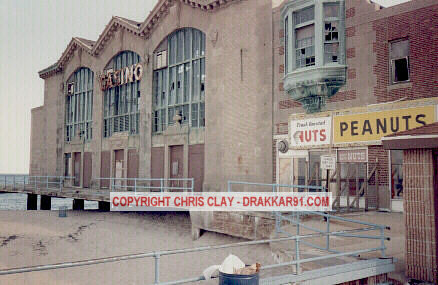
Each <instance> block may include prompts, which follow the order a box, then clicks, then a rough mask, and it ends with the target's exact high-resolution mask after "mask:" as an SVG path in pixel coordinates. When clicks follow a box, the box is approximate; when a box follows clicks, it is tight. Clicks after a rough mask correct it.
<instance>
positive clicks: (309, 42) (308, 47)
mask: <svg viewBox="0 0 438 285" xmlns="http://www.w3.org/2000/svg"><path fill="white" fill-rule="evenodd" d="M295 35H296V36H295V37H296V41H295V48H296V67H297V68H300V67H305V66H312V65H315V29H314V25H308V26H305V27H302V28H299V29H296V30H295Z"/></svg>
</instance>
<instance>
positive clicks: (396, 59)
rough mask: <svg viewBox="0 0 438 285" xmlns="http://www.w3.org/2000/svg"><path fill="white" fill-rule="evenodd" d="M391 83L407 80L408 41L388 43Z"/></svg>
mask: <svg viewBox="0 0 438 285" xmlns="http://www.w3.org/2000/svg"><path fill="white" fill-rule="evenodd" d="M390 58H391V73H392V74H391V78H392V83H397V82H403V81H408V80H409V41H408V40H402V41H395V42H392V43H390Z"/></svg>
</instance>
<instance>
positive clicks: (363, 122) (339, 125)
mask: <svg viewBox="0 0 438 285" xmlns="http://www.w3.org/2000/svg"><path fill="white" fill-rule="evenodd" d="M433 122H435V106H426V107H417V108H406V109H399V110H389V111H381V112H371V113H363V114H355V115H346V116H335V117H334V143H346V142H360V141H377V140H380V139H381V138H382V137H384V136H387V135H390V134H392V133H396V132H401V131H405V130H410V129H413V128H417V127H421V126H424V125H426V124H430V123H433Z"/></svg>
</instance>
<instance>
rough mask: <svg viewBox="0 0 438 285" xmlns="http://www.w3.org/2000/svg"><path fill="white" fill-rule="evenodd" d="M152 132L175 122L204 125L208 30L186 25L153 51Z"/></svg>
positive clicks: (158, 131)
mask: <svg viewBox="0 0 438 285" xmlns="http://www.w3.org/2000/svg"><path fill="white" fill-rule="evenodd" d="M152 94H153V116H154V121H153V132H154V133H160V132H162V131H164V130H165V129H166V128H167V126H169V125H172V124H174V123H175V122H174V116H175V115H180V116H181V123H182V124H188V125H189V126H191V127H192V128H198V127H204V126H205V104H204V101H205V34H204V33H202V32H201V31H199V30H196V29H192V28H184V29H181V30H178V31H176V32H174V33H173V34H171V35H169V36H168V37H167V38H166V39H165V40H164V41H163V42H162V43H161V45H160V46H159V47H158V49H157V50H156V51H155V53H154V80H153V92H152Z"/></svg>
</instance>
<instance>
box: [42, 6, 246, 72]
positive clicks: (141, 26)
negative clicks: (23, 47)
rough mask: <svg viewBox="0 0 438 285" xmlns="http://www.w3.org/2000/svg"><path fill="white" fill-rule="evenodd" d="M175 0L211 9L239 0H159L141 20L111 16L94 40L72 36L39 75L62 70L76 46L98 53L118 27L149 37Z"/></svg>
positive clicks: (88, 51)
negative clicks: (64, 47)
mask: <svg viewBox="0 0 438 285" xmlns="http://www.w3.org/2000/svg"><path fill="white" fill-rule="evenodd" d="M177 1H179V2H181V3H183V4H186V5H190V6H191V7H193V8H198V9H201V10H205V11H211V10H215V9H217V8H221V7H224V5H226V4H229V3H231V2H237V1H241V0H160V1H158V3H157V4H156V5H155V7H154V9H153V10H152V11H151V13H150V14H149V15H148V17H147V18H146V19H145V20H144V21H143V22H136V21H133V20H129V19H125V18H122V17H118V16H113V17H112V18H111V20H110V21H109V23H108V24H107V25H106V26H105V29H104V30H103V32H102V34H100V36H99V38H98V39H97V41H96V42H94V41H91V40H87V39H83V38H78V37H73V38H72V39H71V41H70V43H69V44H68V45H67V48H66V49H65V51H64V52H63V53H62V55H61V58H60V59H59V60H58V61H57V62H56V63H55V64H53V65H51V66H49V67H48V68H45V69H43V70H41V71H39V72H38V74H39V76H40V77H41V78H43V79H46V78H48V77H50V76H52V75H54V74H56V73H58V72H62V70H63V68H64V67H65V65H66V64H67V63H68V62H69V61H70V59H71V58H72V57H73V55H74V52H75V50H76V49H77V48H82V49H83V50H84V51H86V52H87V53H88V54H90V55H91V56H97V55H99V54H100V53H101V52H102V50H103V49H104V48H105V46H106V44H107V43H108V42H109V41H110V40H111V38H112V37H113V36H114V33H115V32H116V31H117V30H118V29H119V28H120V29H125V30H126V31H128V32H130V33H132V34H134V35H136V36H138V37H141V38H144V39H146V38H149V36H150V35H151V33H152V31H153V30H154V29H155V27H156V26H157V25H158V23H159V22H160V21H161V20H162V19H163V18H164V17H165V16H166V15H167V14H168V13H169V8H170V7H171V6H173V5H174V4H175V3H176V2H177Z"/></svg>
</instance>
